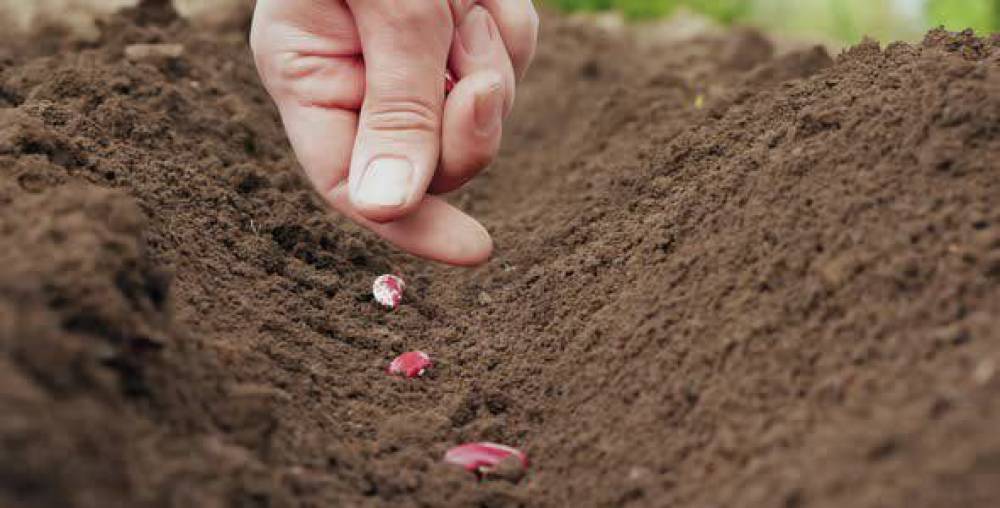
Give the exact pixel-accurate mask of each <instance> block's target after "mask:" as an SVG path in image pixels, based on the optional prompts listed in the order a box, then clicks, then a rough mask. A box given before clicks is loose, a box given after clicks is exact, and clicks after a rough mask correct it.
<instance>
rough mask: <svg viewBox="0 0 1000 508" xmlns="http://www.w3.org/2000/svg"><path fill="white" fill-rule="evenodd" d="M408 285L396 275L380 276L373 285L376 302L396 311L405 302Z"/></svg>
mask: <svg viewBox="0 0 1000 508" xmlns="http://www.w3.org/2000/svg"><path fill="white" fill-rule="evenodd" d="M405 289H406V283H405V282H403V279H401V278H399V277H397V276H395V275H390V274H386V275H380V276H378V278H376V279H375V282H373V283H372V296H374V297H375V301H376V302H378V303H379V304H380V305H382V306H383V307H386V308H388V309H395V308H396V307H398V306H399V304H400V303H401V302H402V301H403V291H404V290H405Z"/></svg>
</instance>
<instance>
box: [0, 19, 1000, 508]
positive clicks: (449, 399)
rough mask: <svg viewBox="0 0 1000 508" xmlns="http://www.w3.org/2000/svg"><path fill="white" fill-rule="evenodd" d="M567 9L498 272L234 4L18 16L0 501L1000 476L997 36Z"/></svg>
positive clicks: (793, 491)
mask: <svg viewBox="0 0 1000 508" xmlns="http://www.w3.org/2000/svg"><path fill="white" fill-rule="evenodd" d="M241 25H242V23H233V24H232V26H234V27H236V26H241ZM544 25H545V27H544V33H543V37H542V41H543V47H542V49H541V52H540V55H539V57H538V60H537V64H536V66H535V68H534V70H533V72H532V73H531V75H530V77H529V79H528V80H527V81H526V82H525V83H524V84H523V86H522V87H521V89H520V90H519V105H518V109H517V111H516V112H515V114H514V116H513V118H512V119H511V120H510V122H509V125H508V126H507V133H506V141H505V147H504V149H503V154H502V156H501V157H500V160H499V161H498V162H497V164H496V165H495V167H493V168H492V169H491V170H490V172H489V173H488V174H486V175H485V176H484V177H482V178H479V179H477V181H476V182H475V183H474V184H473V185H472V186H471V187H470V188H469V189H467V190H465V191H463V192H461V193H459V194H457V195H456V196H455V197H454V200H455V202H456V203H457V204H459V205H460V206H462V207H464V208H465V209H467V210H469V211H470V212H472V213H473V214H475V215H476V216H478V217H480V218H481V219H482V220H483V221H484V222H485V223H486V224H487V225H488V227H489V229H490V230H491V232H492V233H493V234H494V235H495V237H496V240H497V252H496V256H495V258H494V259H493V260H492V261H491V262H490V263H489V264H488V265H486V266H484V267H482V268H479V269H475V270H459V269H450V268H444V267H440V266H434V265H430V264H428V263H425V262H422V261H420V260H416V259H413V258H410V257H407V256H404V255H402V254H399V253H397V252H395V251H394V250H392V249H391V248H389V247H387V246H386V245H383V244H382V243H381V242H379V241H378V240H377V239H375V238H374V237H373V236H371V235H369V234H367V233H365V232H363V231H361V230H359V229H358V228H356V227H354V226H352V225H350V224H348V223H346V222H345V221H343V220H341V219H338V218H336V217H334V216H332V215H331V214H330V213H328V211H327V210H325V209H324V207H323V205H322V204H321V202H320V201H319V200H318V199H317V198H316V197H315V196H314V195H313V193H312V191H311V190H310V189H309V187H308V186H307V184H306V183H305V182H304V180H303V179H302V178H301V177H300V175H299V173H298V168H297V166H296V163H295V161H294V159H293V157H292V155H291V152H290V150H289V148H288V145H287V143H286V141H285V138H284V135H283V133H282V130H281V128H280V125H279V122H278V117H277V115H276V113H275V110H274V109H273V107H272V106H271V104H270V102H269V99H268V98H267V96H266V94H265V93H264V92H263V91H262V89H261V87H260V85H259V83H258V81H257V78H256V75H255V72H254V70H253V67H252V64H251V61H250V58H249V56H248V52H247V49H246V46H245V42H244V40H245V39H244V35H243V34H241V33H239V32H231V33H227V34H223V35H209V34H206V33H199V32H200V31H198V30H192V29H191V28H190V26H189V25H188V23H187V22H186V21H183V20H180V19H177V18H176V17H174V16H172V15H171V14H170V13H169V12H164V11H156V12H143V11H127V12H124V13H122V14H121V15H119V16H117V17H116V18H115V19H113V20H112V21H110V22H107V23H105V25H104V26H103V34H104V35H103V36H102V37H101V38H100V39H99V40H98V41H96V42H92V43H69V42H66V41H67V40H66V39H65V38H60V37H56V36H38V39H36V40H34V41H30V44H28V45H18V44H13V43H8V44H5V45H4V49H3V52H2V55H0V106H2V107H0V118H2V121H0V241H2V242H3V245H4V248H3V249H2V250H0V506H23V507H48V506H72V507H115V506H201V507H212V506H276V507H283V506H390V505H391V506H447V505H454V506H518V505H521V506H675V507H701V506H714V507H739V506H781V507H804V506H809V507H841V506H853V507H881V506H909V507H939V506H940V507H944V506H983V507H986V506H995V504H994V503H995V500H996V499H997V498H998V497H1000V433H998V432H997V431H996V429H997V428H998V426H1000V373H998V369H1000V326H998V325H1000V206H998V204H1000V164H998V162H997V154H998V153H1000V38H976V37H974V36H973V35H971V34H968V33H966V34H949V33H945V32H940V31H938V32H932V33H931V34H929V35H928V37H927V39H926V40H925V42H924V43H923V44H919V45H907V44H901V43H897V44H891V45H888V46H885V47H881V46H880V45H879V44H878V43H875V42H872V41H867V42H864V43H862V44H861V45H859V46H856V47H854V48H851V49H849V50H847V51H845V52H844V53H843V54H840V55H838V56H836V57H835V58H831V57H830V56H829V55H827V54H826V52H825V51H823V50H822V49H819V48H813V49H806V50H801V51H796V52H792V53H788V54H781V55H775V54H774V51H773V48H772V47H771V46H770V45H769V43H768V41H767V39H766V38H764V37H763V36H761V35H760V34H759V33H756V32H753V31H747V30H737V31H733V32H730V33H728V34H725V35H718V36H714V35H713V36H705V37H701V38H698V39H694V40H691V41H687V42H684V43H680V42H678V43H673V44H672V45H671V46H669V47H662V48H659V50H658V51H648V52H647V51H639V50H638V49H637V46H636V45H635V44H634V43H633V42H632V41H630V40H629V38H628V37H619V36H613V35H609V34H607V33H604V32H600V31H597V30H595V29H590V28H586V27H582V26H579V25H578V24H576V23H574V22H570V21H566V20H563V19H560V18H557V17H554V16H547V17H546V19H545V23H544ZM159 42H164V43H179V44H183V45H184V54H183V55H182V56H180V57H178V58H170V57H163V58H158V59H157V58H153V59H149V60H143V61H138V62H136V61H129V60H128V59H126V58H125V57H124V48H125V47H126V46H127V45H128V44H133V43H159ZM699 106H702V107H699ZM387 272H399V273H401V274H403V276H404V277H405V279H406V281H407V295H406V300H405V302H404V304H403V306H402V307H401V308H399V309H398V310H396V311H395V312H386V311H385V310H383V309H380V308H379V307H378V306H377V305H376V304H374V303H373V302H372V301H371V297H370V294H369V292H370V284H371V282H372V280H373V279H374V278H375V277H376V276H377V275H380V274H382V273H387ZM413 349H420V350H424V351H427V352H428V353H430V354H431V355H432V356H433V359H434V362H435V366H434V368H433V369H432V370H431V371H430V372H429V373H428V375H427V376H425V377H424V378H421V379H418V380H404V379H399V378H393V377H390V376H387V375H386V373H385V367H386V365H387V364H388V362H389V361H390V360H391V359H392V358H393V357H394V356H395V355H397V354H399V353H401V352H404V351H408V350H413ZM480 440H486V441H495V442H499V443H503V444H508V445H513V446H517V447H519V448H521V449H523V450H525V451H526V452H527V453H528V454H529V456H530V458H531V462H532V466H531V469H530V471H529V472H528V474H527V475H520V474H513V475H497V477H495V478H490V477H488V478H487V479H485V480H483V481H481V482H479V481H477V480H476V479H475V477H474V476H473V475H471V474H469V473H466V472H465V471H463V470H461V469H460V468H455V467H453V466H448V465H445V464H442V463H441V457H442V456H443V454H444V452H445V451H446V450H447V449H448V448H449V447H451V446H453V445H456V444H459V443H463V442H467V441H480Z"/></svg>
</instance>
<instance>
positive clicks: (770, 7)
mask: <svg viewBox="0 0 1000 508" xmlns="http://www.w3.org/2000/svg"><path fill="white" fill-rule="evenodd" d="M544 3H547V4H549V5H554V6H556V7H558V8H561V9H564V10H568V11H581V10H582V11H606V10H612V9H617V10H618V11H620V12H622V13H624V14H625V16H626V17H627V18H629V19H635V20H643V19H653V18H659V17H664V16H669V15H672V14H674V13H676V12H677V11H678V10H684V9H686V10H688V11H694V12H697V13H700V14H703V15H705V16H708V17H710V18H713V19H715V20H717V21H720V22H722V23H734V22H739V23H747V24H753V25H756V26H760V27H761V28H764V29H767V30H769V31H771V32H773V33H778V34H783V35H789V36H799V37H815V38H824V39H827V40H832V41H838V42H841V43H855V42H857V41H859V40H861V38H862V37H864V36H865V35H869V36H872V37H875V38H876V39H879V40H883V41H889V40H897V39H902V40H913V39H917V38H919V37H920V36H921V35H922V34H923V33H924V32H926V31H927V30H928V29H930V28H933V27H936V26H939V25H944V26H945V27H946V28H948V29H950V30H962V29H965V28H973V29H975V30H976V31H977V32H980V33H986V32H996V31H1000V0H544Z"/></svg>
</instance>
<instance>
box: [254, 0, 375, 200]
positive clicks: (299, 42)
mask: <svg viewBox="0 0 1000 508" xmlns="http://www.w3.org/2000/svg"><path fill="white" fill-rule="evenodd" d="M250 42H251V46H252V47H253V51H254V58H255V60H256V63H257V68H258V71H259V72H260V75H261V79H262V81H263V82H264V85H265V86H266V87H267V89H268V91H269V92H270V93H271V95H272V97H273V98H274V100H275V103H276V104H277V106H278V109H279V111H280V112H281V117H282V121H283V122H284V124H285V129H286V130H287V132H288V136H289V140H290V141H291V143H292V147H293V148H294V149H295V153H296V155H297V156H298V159H299V162H300V163H301V164H302V167H303V168H304V169H305V172H306V174H307V175H308V176H309V179H310V180H311V181H312V182H313V184H314V185H316V188H317V189H318V190H319V191H320V192H321V193H325V192H326V191H329V190H330V189H331V188H332V187H333V186H334V185H336V184H337V183H338V182H339V181H341V180H343V179H345V178H346V177H347V170H348V166H349V162H350V155H351V150H352V148H353V145H354V137H355V135H356V132H357V122H358V117H357V113H356V111H357V109H358V108H360V106H361V102H362V97H363V95H364V70H363V65H362V63H361V61H360V58H359V56H358V55H359V54H360V51H361V41H360V38H359V36H358V34H357V30H356V29H355V28H354V20H353V17H352V16H351V13H350V11H348V10H347V8H346V7H345V6H344V5H343V3H342V2H334V1H326V2H317V1H315V0H259V1H258V2H257V10H256V12H255V14H254V24H253V28H252V31H251V37H250Z"/></svg>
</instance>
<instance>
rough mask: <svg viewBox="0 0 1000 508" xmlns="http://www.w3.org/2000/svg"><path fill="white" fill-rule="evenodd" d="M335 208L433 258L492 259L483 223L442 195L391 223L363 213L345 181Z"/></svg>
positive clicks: (472, 262)
mask: <svg viewBox="0 0 1000 508" xmlns="http://www.w3.org/2000/svg"><path fill="white" fill-rule="evenodd" d="M330 197H331V202H332V203H333V206H334V208H336V209H337V210H340V211H341V212H342V213H344V214H345V215H347V217H348V218H350V219H351V220H353V221H355V222H357V223H358V224H360V225H362V226H364V227H366V228H368V229H370V230H372V231H373V232H375V233H376V234H378V235H379V236H381V237H382V238H384V239H385V240H386V241H388V242H390V243H392V244H394V245H396V246H397V247H399V248H400V249H402V250H405V251H408V252H410V253H411V254H414V255H416V256H420V257H422V258H425V259H430V260H432V261H438V262H441V263H447V264H450V265H456V266H476V265H480V264H482V263H485V262H486V261H487V260H489V258H490V255H491V254H492V253H493V240H492V239H491V238H490V235H489V233H488V232H487V231H486V229H485V228H483V226H481V225H480V224H479V223H478V222H476V221H475V220H474V219H473V218H472V217H469V216H468V215H466V214H465V213H463V212H462V211H460V210H458V209H457V208H455V207H453V206H451V205H449V204H448V203H447V202H445V201H444V200H442V199H441V198H438V197H435V196H426V197H425V198H424V199H423V202H422V203H421V205H420V206H419V207H418V208H417V209H416V211H415V212H414V213H412V214H410V215H408V216H406V217H404V218H402V219H399V220H396V221H394V222H390V223H378V222H374V221H371V220H369V219H367V218H365V217H364V216H362V215H361V214H360V213H359V212H358V211H357V210H355V209H354V207H353V205H352V204H351V198H350V196H349V195H348V190H347V189H346V188H345V186H343V185H341V186H339V187H337V188H335V189H334V190H333V192H332V193H331V194H330Z"/></svg>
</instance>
